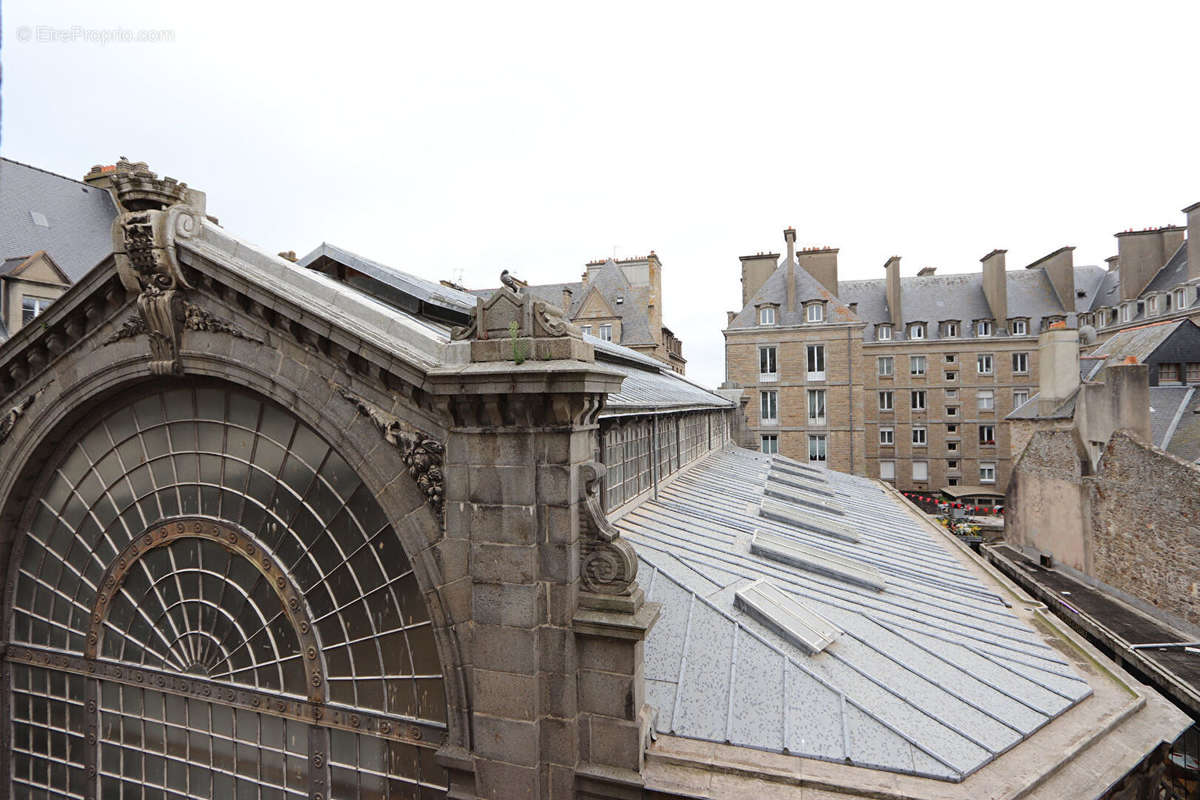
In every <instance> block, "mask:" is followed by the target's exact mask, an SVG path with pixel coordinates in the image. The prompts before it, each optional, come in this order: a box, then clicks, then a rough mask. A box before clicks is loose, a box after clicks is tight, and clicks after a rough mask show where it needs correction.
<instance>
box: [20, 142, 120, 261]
mask: <svg viewBox="0 0 1200 800" xmlns="http://www.w3.org/2000/svg"><path fill="white" fill-rule="evenodd" d="M116 214H117V209H116V206H115V205H114V204H113V201H112V197H111V196H110V195H109V193H108V192H107V191H105V190H104V189H97V188H95V187H94V186H88V185H87V184H86V183H83V182H81V181H77V180H73V179H71V178H65V177H63V176H62V175H55V174H54V173H52V172H46V171H45V170H40V169H37V168H36V167H31V166H28V165H27V164H22V163H20V162H18V161H13V160H11V159H7V158H0V259H3V260H8V259H11V258H25V257H27V256H31V255H33V254H34V253H36V252H37V251H39V250H45V251H46V252H47V253H48V254H49V255H50V257H51V258H52V259H54V263H55V264H58V266H59V267H60V268H61V269H62V270H63V272H65V273H66V274H67V277H69V278H70V279H71V280H72V281H78V280H79V279H80V278H82V277H83V276H84V274H85V273H87V271H88V270H90V269H91V268H92V267H94V266H96V265H97V264H98V263H100V262H101V261H103V260H104V259H105V258H106V257H107V256H108V255H109V254H110V253H111V252H112V221H113V218H114V217H116Z"/></svg>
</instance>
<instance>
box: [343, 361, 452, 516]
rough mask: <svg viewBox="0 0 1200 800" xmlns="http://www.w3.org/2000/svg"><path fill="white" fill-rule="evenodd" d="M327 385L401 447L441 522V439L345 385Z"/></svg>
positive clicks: (403, 455)
mask: <svg viewBox="0 0 1200 800" xmlns="http://www.w3.org/2000/svg"><path fill="white" fill-rule="evenodd" d="M329 385H330V386H332V387H333V389H334V391H336V392H337V393H338V394H339V395H341V396H342V398H343V399H344V400H346V401H347V402H349V403H351V404H352V405H353V406H354V407H355V408H356V409H357V410H358V413H359V414H361V415H362V416H364V417H366V418H367V419H369V420H370V421H371V423H372V424H373V425H374V426H375V427H376V428H378V429H379V432H380V433H381V434H383V438H384V440H385V441H386V442H387V443H388V444H390V445H391V446H393V447H395V448H397V449H398V450H399V451H400V456H401V458H402V459H403V460H404V464H405V466H407V467H408V476H409V477H410V478H412V479H413V480H414V481H416V483H417V486H419V487H420V488H421V491H422V492H424V493H425V499H426V501H427V502H428V503H429V505H430V506H431V507H432V508H433V512H434V515H435V516H436V517H437V518H438V521H439V522H441V521H442V507H443V503H444V498H445V490H446V487H445V480H444V478H443V477H442V457H443V454H444V453H445V447H443V446H442V443H441V442H439V441H437V440H436V439H434V438H433V437H432V436H429V435H428V434H426V433H423V432H422V431H420V430H418V429H417V428H414V427H413V426H412V425H410V424H408V423H407V422H405V421H404V420H402V419H400V418H399V417H396V416H394V415H392V414H390V413H388V412H387V411H384V410H383V409H382V408H380V407H379V406H377V405H375V404H374V403H372V402H371V401H370V400H367V399H365V398H363V397H360V396H359V395H357V394H355V393H354V392H352V391H350V390H349V389H348V388H346V387H345V386H342V385H341V384H338V383H334V382H332V381H330V383H329Z"/></svg>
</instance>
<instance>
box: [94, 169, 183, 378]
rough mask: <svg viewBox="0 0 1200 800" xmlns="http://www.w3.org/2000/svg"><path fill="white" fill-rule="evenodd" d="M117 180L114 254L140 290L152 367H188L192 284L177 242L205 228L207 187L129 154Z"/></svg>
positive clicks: (124, 277) (160, 370)
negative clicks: (183, 353)
mask: <svg viewBox="0 0 1200 800" xmlns="http://www.w3.org/2000/svg"><path fill="white" fill-rule="evenodd" d="M111 181H112V188H113V194H114V196H115V197H116V200H117V205H118V206H120V208H121V214H120V215H119V216H118V217H117V218H116V220H115V221H114V222H113V231H112V233H113V256H114V258H115V259H116V262H117V274H118V275H119V276H120V278H121V283H122V284H123V285H124V286H125V288H126V289H128V290H129V291H133V292H138V301H137V305H138V315H139V316H140V317H141V321H142V328H143V330H144V332H145V333H146V336H147V338H148V339H149V341H150V371H151V372H153V373H154V374H155V375H170V374H175V373H179V372H182V367H181V366H180V363H179V336H180V332H181V330H182V326H183V322H184V317H185V309H184V307H183V296H182V291H183V290H184V289H188V288H191V287H190V286H189V284H188V282H187V279H186V278H185V277H184V274H183V269H182V267H180V265H179V261H178V260H177V259H176V256H175V243H176V241H177V240H179V239H188V238H191V237H193V236H195V235H196V234H198V233H199V232H200V228H201V225H202V224H203V220H204V208H205V199H204V193H203V192H198V191H196V190H195V189H190V188H188V185H187V184H186V183H180V182H179V181H176V180H175V179H174V178H161V179H160V178H159V177H158V176H157V175H155V174H154V173H153V172H151V171H150V169H149V167H148V166H147V165H146V164H145V162H140V161H139V162H136V163H134V162H130V161H126V160H125V159H123V158H122V159H121V160H120V161H118V162H117V165H116V167H115V168H114V171H113V173H112V177H111ZM126 325H128V323H126ZM122 330H125V326H123V327H122Z"/></svg>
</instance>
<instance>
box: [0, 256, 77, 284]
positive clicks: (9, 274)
mask: <svg viewBox="0 0 1200 800" xmlns="http://www.w3.org/2000/svg"><path fill="white" fill-rule="evenodd" d="M13 262H18V259H10V260H9V261H6V262H5V263H4V266H5V269H4V271H3V272H2V273H0V277H5V278H20V279H22V280H26V281H36V282H38V283H52V284H57V285H60V286H70V285H71V279H70V278H69V277H67V274H66V273H65V272H63V271H62V269H60V268H59V266H58V264H56V263H54V259H53V258H51V257H50V255H49V254H48V253H47V252H46V251H45V250H39V251H38V252H36V253H34V254H33V255H31V256H30V257H29V258H26V259H24V260H23V261H19V263H13Z"/></svg>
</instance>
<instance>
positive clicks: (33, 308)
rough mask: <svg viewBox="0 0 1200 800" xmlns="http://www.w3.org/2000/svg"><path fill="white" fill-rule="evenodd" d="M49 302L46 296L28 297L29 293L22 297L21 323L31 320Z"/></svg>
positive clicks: (27, 322) (24, 323)
mask: <svg viewBox="0 0 1200 800" xmlns="http://www.w3.org/2000/svg"><path fill="white" fill-rule="evenodd" d="M50 303H51V300H50V299H49V298H47V297H30V296H29V295H26V296H25V297H23V298H22V299H21V324H22V325H28V324H29V323H31V322H33V321H34V319H36V318H37V316H38V315H39V314H41V313H42V312H43V311H45V310H46V308H47V307H48V306H49V305H50Z"/></svg>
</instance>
